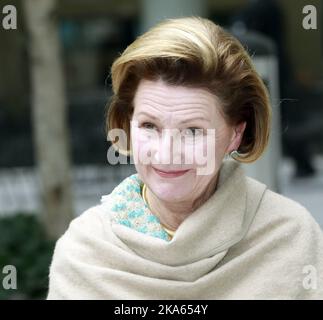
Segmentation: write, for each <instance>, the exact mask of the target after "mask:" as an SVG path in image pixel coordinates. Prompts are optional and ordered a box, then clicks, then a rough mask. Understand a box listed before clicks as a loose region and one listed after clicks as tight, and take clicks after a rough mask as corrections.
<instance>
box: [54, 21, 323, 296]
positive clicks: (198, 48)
mask: <svg viewBox="0 0 323 320" xmlns="http://www.w3.org/2000/svg"><path fill="white" fill-rule="evenodd" d="M112 83H113V91H114V96H113V99H112V101H111V104H110V105H109V112H108V115H107V129H108V135H109V136H110V137H111V136H112V134H111V132H112V130H114V129H123V130H124V131H123V132H125V134H126V135H125V137H126V139H121V138H122V136H121V135H120V136H119V139H114V138H112V140H113V143H114V147H115V148H117V149H118V150H119V152H121V153H123V154H128V155H129V154H130V155H132V156H133V158H134V159H135V160H136V161H135V167H136V170H137V173H136V174H134V175H131V176H130V177H128V178H126V179H125V180H124V181H122V182H121V183H120V184H119V185H118V186H117V187H116V188H115V189H114V190H113V191H112V192H111V193H110V194H109V195H107V196H104V197H102V200H101V204H99V205H97V206H95V207H92V208H90V209H88V210H87V211H86V212H84V213H83V214H82V215H81V216H80V217H78V218H76V219H75V220H74V221H73V222H72V223H71V225H70V227H69V229H68V230H67V231H66V233H65V234H64V235H63V236H62V237H61V238H60V239H59V240H58V242H57V245H56V248H55V252H54V257H53V261H52V264H51V268H50V284H49V294H48V299H320V298H322V297H323V282H322V275H323V236H322V231H321V229H320V227H319V226H318V224H317V223H316V222H315V221H314V220H313V219H312V217H311V215H310V214H309V213H308V212H307V210H306V209H305V208H303V207H302V206H301V205H299V204H298V203H296V202H294V201H292V200H289V199H287V198H285V197H283V196H281V195H279V194H276V193H274V192H272V191H271V190H268V189H267V188H266V186H265V185H264V184H262V183H260V182H258V181H256V180H254V179H251V178H249V177H246V176H245V175H244V173H243V171H242V169H241V167H240V164H239V163H240V162H246V163H248V162H252V161H255V160H256V159H258V158H259V157H260V156H261V154H262V153H263V152H264V150H265V147H266V145H267V142H268V136H269V128H270V105H269V98H268V93H267V90H266V88H265V86H264V84H263V82H262V80H261V79H260V77H259V76H258V74H257V73H256V71H255V69H254V67H253V65H252V63H251V60H250V57H249V56H248V54H247V53H246V51H245V50H244V48H243V47H242V45H241V44H240V43H239V42H238V41H237V40H236V39H235V38H234V37H232V36H231V35H230V34H228V33H227V32H225V31H224V30H223V29H222V28H221V27H219V26H217V25H215V24H213V23H212V22H211V21H209V20H206V19H202V18H197V17H192V18H180V19H172V20H166V21H164V22H162V23H160V24H159V25H157V26H156V27H154V28H152V29H151V30H149V31H148V32H147V33H145V34H144V35H142V36H141V37H139V38H138V39H136V40H135V41H134V42H133V43H132V44H131V45H130V46H129V47H128V48H127V49H126V50H125V51H124V52H123V54H122V55H121V56H120V57H119V58H118V59H117V60H116V61H115V62H114V64H113V66H112ZM178 142H180V143H179V144H178ZM174 145H175V147H174ZM179 146H180V147H179ZM205 153H207V156H206V157H203V155H204V154H205ZM192 155H193V156H192ZM230 155H231V158H234V159H229V158H230Z"/></svg>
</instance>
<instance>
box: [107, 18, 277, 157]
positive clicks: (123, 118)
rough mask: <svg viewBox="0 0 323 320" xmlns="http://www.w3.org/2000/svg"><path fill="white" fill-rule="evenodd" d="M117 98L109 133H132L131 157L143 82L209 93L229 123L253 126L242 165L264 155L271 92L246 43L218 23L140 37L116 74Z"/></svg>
mask: <svg viewBox="0 0 323 320" xmlns="http://www.w3.org/2000/svg"><path fill="white" fill-rule="evenodd" d="M111 78H112V89H113V96H112V98H111V102H110V104H108V106H107V107H108V112H107V118H106V129H107V134H108V132H109V130H111V129H115V128H119V129H123V130H125V131H126V133H127V145H126V146H122V145H119V144H118V143H116V142H115V141H113V145H114V146H116V147H117V149H118V150H119V152H120V153H123V154H129V150H130V120H131V118H132V114H133V110H134V106H133V99H134V95H135V92H136V90H137V87H138V84H139V82H140V80H142V79H148V80H158V79H162V80H163V81H164V82H165V83H167V84H169V85H182V86H188V87H194V88H204V89H207V90H209V91H210V92H212V93H213V94H214V95H215V96H217V97H218V98H219V99H220V101H221V107H222V111H223V114H224V116H225V118H226V121H227V123H228V124H230V125H236V124H239V123H241V122H243V121H246V123H247V126H246V129H245V132H244V135H243V138H242V141H241V144H240V146H239V148H238V150H237V151H238V152H239V154H240V155H239V157H236V159H237V160H238V161H241V162H252V161H255V160H256V159H258V158H259V157H260V156H261V154H262V153H263V152H264V150H265V148H266V146H267V144H268V140H269V132H270V120H271V108H270V102H269V95H268V91H267V89H266V87H265V85H264V83H263V81H262V79H261V78H260V76H259V75H258V73H257V72H256V70H255V68H254V66H253V64H252V62H251V59H250V56H249V55H248V53H247V52H246V50H245V49H244V48H243V46H242V45H241V43H240V42H239V41H238V40H237V39H236V38H235V37H233V36H232V35H231V34H230V33H228V32H226V31H225V30H224V29H222V28H221V27H220V26H218V25H216V24H214V23H213V22H212V21H210V20H208V19H204V18H200V17H187V18H178V19H167V20H164V21H163V22H161V23H159V24H158V25H156V26H155V27H153V28H151V29H150V30H149V31H148V32H146V33H144V34H143V35H141V36H140V37H138V38H137V39H136V40H135V41H134V42H133V43H132V44H130V45H129V46H128V47H127V48H126V50H125V51H124V52H123V53H122V54H121V56H120V57H118V58H117V59H116V60H115V61H114V63H113V65H112V68H111Z"/></svg>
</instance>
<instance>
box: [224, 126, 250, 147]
mask: <svg viewBox="0 0 323 320" xmlns="http://www.w3.org/2000/svg"><path fill="white" fill-rule="evenodd" d="M246 126H247V122H246V121H244V122H241V123H239V124H238V125H236V126H234V127H233V134H232V138H231V141H230V144H229V146H228V148H227V153H230V152H231V151H233V150H238V148H239V146H240V144H241V141H242V137H243V133H244V131H245V129H246Z"/></svg>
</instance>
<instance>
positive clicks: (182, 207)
mask: <svg viewBox="0 0 323 320" xmlns="http://www.w3.org/2000/svg"><path fill="white" fill-rule="evenodd" d="M217 181H218V179H217V175H216V176H215V177H214V179H212V180H211V181H210V183H209V184H208V186H207V187H206V189H205V190H203V191H202V192H200V194H199V196H198V197H197V198H195V199H193V200H190V201H179V202H167V201H161V200H160V199H159V198H157V197H156V196H155V195H154V194H153V193H152V192H151V191H150V189H149V188H147V191H146V197H147V200H148V203H149V207H150V210H151V212H152V213H153V214H155V215H156V216H157V217H158V218H159V219H160V222H161V223H162V224H163V225H165V226H166V227H167V228H168V229H170V230H173V231H175V230H176V229H177V228H178V227H179V225H180V224H181V223H182V222H183V221H184V220H185V219H186V218H187V217H188V216H190V215H191V214H192V213H193V212H194V211H195V210H196V209H197V208H199V207H200V206H201V205H202V204H203V203H204V202H206V201H207V200H208V199H209V198H210V197H211V196H212V194H213V193H214V191H215V189H216V185H217Z"/></svg>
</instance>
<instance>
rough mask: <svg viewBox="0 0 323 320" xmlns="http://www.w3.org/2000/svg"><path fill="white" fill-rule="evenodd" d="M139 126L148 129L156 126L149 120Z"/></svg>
mask: <svg viewBox="0 0 323 320" xmlns="http://www.w3.org/2000/svg"><path fill="white" fill-rule="evenodd" d="M141 127H143V128H145V129H149V130H151V129H154V128H156V126H155V125H154V124H152V123H150V122H144V123H143V124H142V125H141Z"/></svg>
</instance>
